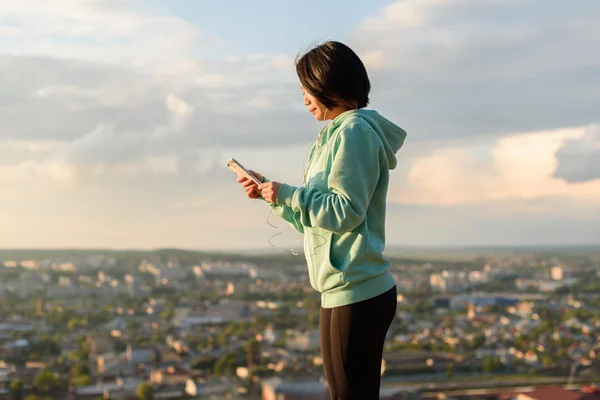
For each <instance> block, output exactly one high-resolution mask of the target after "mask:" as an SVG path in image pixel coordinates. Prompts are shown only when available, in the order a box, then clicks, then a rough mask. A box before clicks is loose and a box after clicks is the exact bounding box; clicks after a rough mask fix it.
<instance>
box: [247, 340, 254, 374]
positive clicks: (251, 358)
mask: <svg viewBox="0 0 600 400" xmlns="http://www.w3.org/2000/svg"><path fill="white" fill-rule="evenodd" d="M253 347H254V340H252V339H249V340H248V354H247V356H246V358H248V369H250V368H252V366H253V365H254V349H253Z"/></svg>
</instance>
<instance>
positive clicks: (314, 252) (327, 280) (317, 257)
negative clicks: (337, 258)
mask: <svg viewBox="0 0 600 400" xmlns="http://www.w3.org/2000/svg"><path fill="white" fill-rule="evenodd" d="M332 246H333V232H331V231H326V230H322V229H314V228H313V229H312V230H311V232H310V242H309V248H308V249H306V250H308V251H309V252H310V253H309V254H310V255H311V257H310V263H311V266H309V277H310V274H311V271H310V269H312V275H313V276H312V282H311V284H312V286H313V288H314V289H316V290H317V291H319V292H326V291H328V290H331V289H334V288H336V287H338V286H341V285H342V284H343V281H342V272H341V271H339V270H338V269H336V268H335V267H334V266H333V264H332V263H331V251H332V249H331V248H332Z"/></svg>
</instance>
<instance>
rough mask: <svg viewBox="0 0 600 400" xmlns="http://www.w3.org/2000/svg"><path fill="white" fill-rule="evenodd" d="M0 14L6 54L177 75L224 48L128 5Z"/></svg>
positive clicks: (11, 5)
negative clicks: (201, 56) (201, 53)
mask: <svg viewBox="0 0 600 400" xmlns="http://www.w3.org/2000/svg"><path fill="white" fill-rule="evenodd" d="M0 14H2V16H3V19H2V20H1V21H0V29H4V31H5V34H7V36H8V40H5V41H3V40H0V51H2V52H5V53H9V54H17V55H30V56H31V55H35V56H49V57H57V58H64V59H78V60H86V61H94V62H97V63H101V64H109V65H127V66H130V67H134V68H136V69H144V70H151V71H154V72H157V73H180V72H183V71H187V70H189V69H190V68H192V69H193V68H196V66H195V63H194V62H193V61H192V56H194V55H196V54H198V52H199V50H204V52H205V53H206V52H208V51H210V50H213V49H214V48H215V47H218V46H220V45H222V44H223V43H222V41H219V40H218V39H217V38H214V37H210V36H209V35H207V34H205V33H203V32H200V31H199V30H198V29H197V28H196V27H195V26H193V25H192V24H190V23H188V22H187V21H185V20H183V19H180V18H175V17H171V16H168V15H164V14H160V13H158V12H155V11H153V10H151V9H149V8H140V7H139V6H138V4H136V2H129V1H112V0H108V1H106V0H102V1H100V0H57V1H53V2H52V4H49V3H44V2H42V3H40V2H38V1H35V0H23V1H19V2H2V3H1V4H0ZM107 27H110V29H107ZM198 43H202V47H200V48H199V47H198Z"/></svg>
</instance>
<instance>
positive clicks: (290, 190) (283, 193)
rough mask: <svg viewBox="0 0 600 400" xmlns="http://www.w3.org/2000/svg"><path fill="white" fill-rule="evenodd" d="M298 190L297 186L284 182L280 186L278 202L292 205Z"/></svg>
mask: <svg viewBox="0 0 600 400" xmlns="http://www.w3.org/2000/svg"><path fill="white" fill-rule="evenodd" d="M296 190H298V188H297V187H295V186H291V185H288V184H286V183H282V184H281V186H280V187H279V192H277V204H282V205H285V206H288V207H291V206H292V199H293V198H294V193H296Z"/></svg>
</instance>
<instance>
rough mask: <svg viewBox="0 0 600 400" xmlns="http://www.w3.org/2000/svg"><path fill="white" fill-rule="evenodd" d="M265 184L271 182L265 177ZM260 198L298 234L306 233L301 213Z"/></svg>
mask: <svg viewBox="0 0 600 400" xmlns="http://www.w3.org/2000/svg"><path fill="white" fill-rule="evenodd" d="M263 182H264V183H266V182H269V180H268V179H267V178H266V177H265V176H263ZM259 198H260V199H262V200H263V201H264V202H265V203H267V204H269V205H270V206H271V209H272V210H273V214H275V215H277V216H278V217H280V218H282V219H283V220H285V221H286V222H287V223H289V224H290V225H291V226H292V227H293V228H294V229H295V230H297V231H298V232H300V233H304V226H302V223H301V222H300V220H299V217H300V213H299V212H294V211H293V210H292V209H291V207H288V206H285V205H280V204H272V203H269V202H268V201H266V200H265V199H264V198H263V197H262V196H259Z"/></svg>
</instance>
